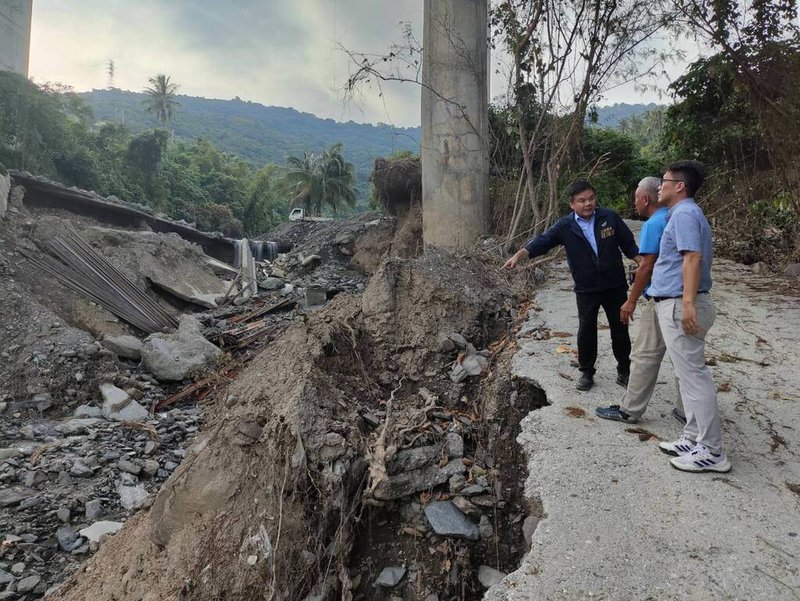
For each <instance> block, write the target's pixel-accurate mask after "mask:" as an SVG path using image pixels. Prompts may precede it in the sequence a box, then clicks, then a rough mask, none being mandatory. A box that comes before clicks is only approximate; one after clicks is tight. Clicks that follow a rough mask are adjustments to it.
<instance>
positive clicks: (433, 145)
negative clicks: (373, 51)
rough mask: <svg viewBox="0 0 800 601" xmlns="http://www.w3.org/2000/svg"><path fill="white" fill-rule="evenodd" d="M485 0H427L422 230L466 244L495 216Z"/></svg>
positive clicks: (448, 242) (434, 241)
mask: <svg viewBox="0 0 800 601" xmlns="http://www.w3.org/2000/svg"><path fill="white" fill-rule="evenodd" d="M487 19H488V1H487V0H425V25H424V34H423V35H424V37H423V63H422V64H423V70H422V79H423V89H422V211H423V214H422V235H423V240H424V242H425V245H426V246H438V247H443V248H449V249H453V250H455V249H462V248H467V247H469V246H471V245H472V244H473V243H474V242H475V240H476V239H477V238H478V237H479V236H481V235H483V234H485V233H486V232H487V230H488V223H489V208H488V207H489V199H488V177H489V152H488V134H489V116H488V108H489V79H488V69H489V64H488V44H487V35H488V34H487V31H488V30H487Z"/></svg>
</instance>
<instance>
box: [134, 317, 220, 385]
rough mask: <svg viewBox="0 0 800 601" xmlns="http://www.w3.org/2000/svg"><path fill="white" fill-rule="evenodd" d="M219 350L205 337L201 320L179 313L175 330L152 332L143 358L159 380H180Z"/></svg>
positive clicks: (144, 347) (215, 355) (144, 348)
mask: <svg viewBox="0 0 800 601" xmlns="http://www.w3.org/2000/svg"><path fill="white" fill-rule="evenodd" d="M221 355H222V351H221V350H220V349H219V348H217V347H216V346H215V345H214V344H212V343H210V342H209V341H208V340H206V339H205V338H204V337H203V335H202V334H201V332H200V322H199V321H197V319H195V318H194V317H192V316H191V315H184V316H182V317H181V321H180V325H179V326H178V330H177V332H175V333H174V334H151V335H150V336H148V337H147V338H146V339H145V341H144V346H143V347H142V362H143V363H144V365H145V367H146V368H147V369H148V370H149V371H150V373H152V374H153V375H154V376H155V377H156V378H157V379H158V380H163V381H179V380H183V379H185V378H187V377H189V376H190V375H191V374H193V373H195V372H197V371H200V370H201V369H203V368H204V367H206V366H208V365H210V364H211V363H213V362H214V361H216V360H217V359H219V357H220V356H221Z"/></svg>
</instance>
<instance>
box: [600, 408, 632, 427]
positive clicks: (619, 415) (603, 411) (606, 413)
mask: <svg viewBox="0 0 800 601" xmlns="http://www.w3.org/2000/svg"><path fill="white" fill-rule="evenodd" d="M594 412H595V413H596V414H597V417H602V418H603V419H613V420H614V421H617V422H627V423H629V424H632V423H635V422H636V420H635V419H633V418H632V417H631V416H630V415H628V414H627V413H625V412H624V411H623V410H622V409H620V408H619V405H611V406H610V407H598V408H597V409H595V410H594Z"/></svg>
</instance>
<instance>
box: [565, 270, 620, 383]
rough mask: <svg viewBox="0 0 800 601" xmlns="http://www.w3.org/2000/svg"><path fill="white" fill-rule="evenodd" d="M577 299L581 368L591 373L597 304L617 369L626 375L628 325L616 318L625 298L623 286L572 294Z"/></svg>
mask: <svg viewBox="0 0 800 601" xmlns="http://www.w3.org/2000/svg"><path fill="white" fill-rule="evenodd" d="M575 296H576V298H577V301H578V363H579V365H580V370H581V371H582V372H583V373H585V374H588V375H590V376H593V375H594V372H595V369H594V363H595V361H596V360H597V313H598V312H599V310H600V307H603V311H605V313H606V317H607V318H608V325H609V326H610V328H611V348H612V350H613V351H614V357H615V358H616V360H617V372H619V373H624V374H627V373H629V372H630V369H631V337H630V335H629V334H628V326H626V325H625V324H623V323H622V322H621V321H620V319H619V310H620V307H622V304H623V303H624V302H625V301H626V300H627V298H628V290H627V288H626V287H625V286H622V287H620V288H614V289H613V290H606V291H605V292H583V293H580V294H576V295H575Z"/></svg>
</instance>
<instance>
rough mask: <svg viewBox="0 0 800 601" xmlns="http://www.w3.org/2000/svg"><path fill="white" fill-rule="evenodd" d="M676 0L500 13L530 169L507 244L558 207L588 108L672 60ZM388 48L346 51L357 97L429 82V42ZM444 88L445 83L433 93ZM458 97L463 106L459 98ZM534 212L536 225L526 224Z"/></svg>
mask: <svg viewBox="0 0 800 601" xmlns="http://www.w3.org/2000/svg"><path fill="white" fill-rule="evenodd" d="M674 10H675V9H674V7H673V5H672V3H671V2H670V1H669V0H505V1H502V2H498V3H496V4H495V5H494V6H493V8H492V13H491V16H490V32H487V35H488V36H489V39H490V41H491V43H493V45H494V46H495V47H496V48H499V49H501V50H502V51H504V52H505V53H506V54H507V56H508V58H509V62H510V66H511V67H510V72H509V86H508V87H509V95H508V102H509V104H510V107H511V108H512V109H513V110H514V111H515V112H516V129H517V135H518V137H519V150H520V152H521V155H522V164H523V168H522V172H521V173H520V176H519V180H518V182H517V194H516V198H515V202H514V208H513V211H512V218H511V225H510V228H509V231H508V232H507V234H506V242H507V243H508V244H512V243H513V242H514V240H515V239H516V238H517V237H518V236H519V235H520V234H521V233H526V234H527V233H529V232H538V231H541V230H543V229H544V228H545V227H547V226H548V225H549V224H550V223H552V221H553V220H554V218H555V216H556V215H557V212H558V204H559V203H558V200H559V192H558V180H559V177H560V176H561V175H562V174H563V173H564V171H565V170H566V169H567V167H568V166H569V165H570V163H571V161H572V160H573V159H574V155H575V151H576V148H577V146H578V144H579V142H580V139H581V136H582V133H583V128H584V124H585V121H586V117H587V113H588V111H589V109H590V107H591V106H592V105H593V104H595V103H596V102H597V101H599V100H600V99H601V98H602V97H603V95H604V93H607V92H608V91H609V90H610V89H612V88H613V87H615V86H619V85H623V84H626V83H629V82H632V81H640V80H641V79H642V78H645V77H647V76H648V75H653V74H656V73H658V72H659V71H660V70H661V69H660V67H663V65H664V64H665V63H666V62H667V61H668V60H669V59H670V58H671V56H672V55H673V52H672V51H670V50H659V49H658V47H657V44H656V42H658V41H660V38H659V34H660V33H661V32H665V31H666V26H667V25H668V24H669V23H670V21H671V16H672V15H673V14H674ZM404 34H405V35H404V41H403V42H402V43H400V44H395V45H393V46H392V47H390V49H389V51H388V52H386V53H385V54H383V55H367V54H362V53H356V52H351V51H348V50H346V49H344V48H341V49H342V51H344V52H346V53H347V55H348V56H349V57H350V59H351V64H352V66H353V70H352V73H351V76H350V78H349V80H348V83H347V86H346V89H347V92H348V94H349V95H350V97H352V96H353V95H354V94H356V93H357V92H358V91H359V89H360V88H361V87H363V86H365V85H375V86H377V88H378V92H379V94H382V93H383V89H382V87H381V86H382V84H383V83H384V82H389V81H403V82H413V83H416V84H417V85H420V86H422V85H424V84H423V82H422V81H421V77H420V75H421V57H422V53H421V48H420V46H419V43H418V42H417V40H416V39H415V38H414V36H413V34H412V32H411V30H410V28H409V27H408V26H406V27H405V31H404ZM431 91H432V92H433V93H434V94H436V93H437V91H436V90H431ZM448 102H451V103H452V105H453V107H454V109H456V110H459V108H460V107H459V104H458V102H457V101H455V100H452V99H450V100H448ZM526 218H530V219H531V222H532V223H531V227H530V228H529V229H527V230H525V231H524V232H521V231H520V228H521V227H522V223H523V221H524V220H525V219H526Z"/></svg>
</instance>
